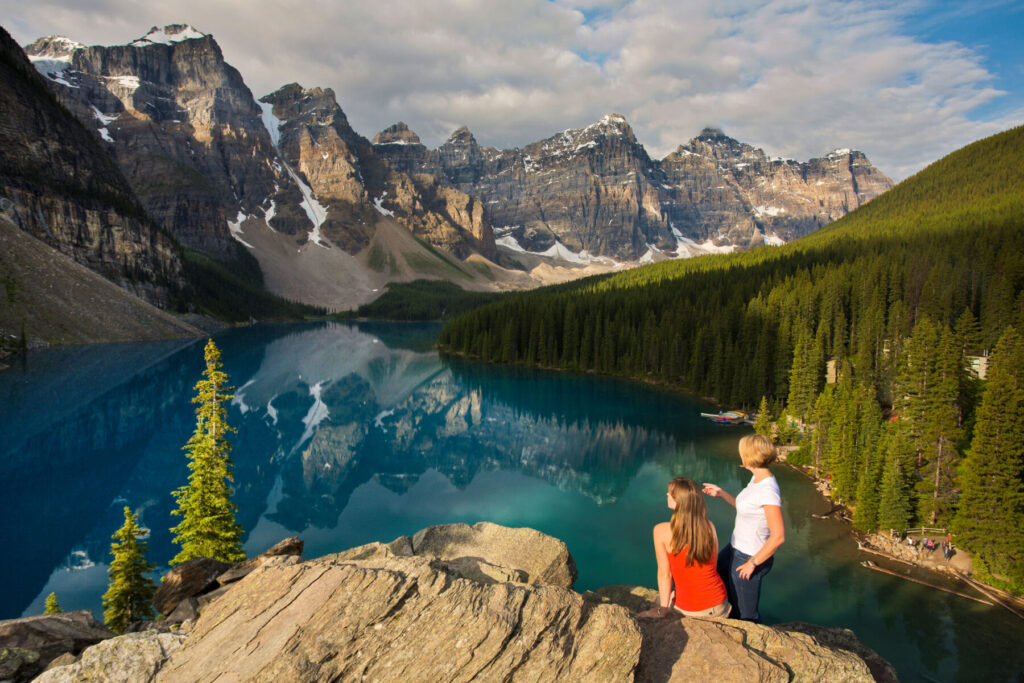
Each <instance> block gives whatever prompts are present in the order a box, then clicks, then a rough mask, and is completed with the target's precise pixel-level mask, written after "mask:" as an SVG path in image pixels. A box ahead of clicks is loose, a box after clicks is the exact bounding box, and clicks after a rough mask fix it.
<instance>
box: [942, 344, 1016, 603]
mask: <svg viewBox="0 0 1024 683" xmlns="http://www.w3.org/2000/svg"><path fill="white" fill-rule="evenodd" d="M986 384H987V386H986V387H985V394H984V396H983V397H982V399H981V406H979V408H978V419H977V422H976V424H975V427H974V439H973V440H972V441H971V447H970V450H969V452H968V453H967V457H966V458H964V462H963V472H962V475H961V478H960V482H961V487H962V493H961V495H960V504H959V510H958V512H957V515H956V518H955V520H954V524H953V529H954V531H955V533H956V534H957V540H958V542H959V543H961V544H962V545H963V546H964V547H965V548H967V549H968V550H970V551H972V552H974V553H977V554H978V555H979V556H980V559H981V560H982V561H983V562H984V565H985V566H986V567H987V568H988V570H989V571H990V572H991V573H992V574H998V575H1000V576H1002V577H1004V578H1005V579H1006V580H1007V581H1008V582H1009V583H1010V585H1011V586H1014V585H1015V586H1016V587H1017V589H1018V590H1019V589H1020V588H1024V440H1022V438H1021V435H1022V434H1024V338H1022V337H1021V335H1020V334H1019V333H1018V332H1017V331H1016V330H1015V329H1014V328H1013V327H1008V328H1007V329H1006V331H1005V332H1004V333H1003V335H1002V337H1001V338H1000V339H999V343H998V344H997V345H996V349H995V351H994V352H993V354H992V356H991V361H990V364H989V371H988V380H987V383H986Z"/></svg>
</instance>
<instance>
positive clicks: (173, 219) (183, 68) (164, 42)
mask: <svg viewBox="0 0 1024 683" xmlns="http://www.w3.org/2000/svg"><path fill="white" fill-rule="evenodd" d="M27 51H28V52H29V54H31V55H32V56H33V59H34V60H35V61H36V66H37V68H38V69H39V70H40V72H41V73H44V74H46V75H47V76H48V78H49V79H50V81H51V83H52V84H53V85H52V87H53V89H54V91H55V92H56V94H57V96H58V97H59V98H60V100H61V101H62V102H63V103H64V104H65V105H66V106H67V107H68V108H69V109H71V110H72V111H73V112H74V113H75V114H76V115H77V116H78V118H79V119H80V120H81V121H82V122H83V124H85V125H86V126H87V127H91V128H93V129H95V130H96V131H97V132H98V134H99V135H100V136H101V138H102V140H103V141H104V142H105V144H106V145H107V147H108V151H109V152H110V154H112V155H113V156H114V158H115V159H116V160H117V162H118V165H119V166H120V167H121V169H122V170H123V171H124V173H125V175H126V176H127V177H128V179H129V181H130V182H131V185H132V187H133V188H134V189H135V192H136V194H137V195H138V196H139V198H140V199H141V201H142V203H143V204H144V205H145V207H146V209H147V210H148V212H149V213H150V215H152V216H153V217H154V218H155V219H156V220H157V221H159V222H160V224H161V225H163V226H164V227H165V228H167V229H168V230H169V231H171V232H172V233H173V234H175V235H176V236H178V238H179V239H181V241H182V242H183V243H185V244H187V245H189V246H192V247H194V248H196V249H200V250H202V251H205V252H207V253H210V254H213V255H215V256H218V257H221V258H230V257H231V256H232V254H233V252H234V249H236V248H237V247H236V245H235V244H234V240H233V239H232V237H234V238H235V239H238V241H239V242H241V243H242V244H244V245H246V246H247V247H250V248H255V247H252V246H251V240H250V241H246V240H245V239H244V238H243V237H242V236H241V235H242V233H243V232H244V229H243V228H242V224H243V223H245V222H246V221H247V220H249V219H253V218H255V219H257V220H259V221H260V222H265V223H266V224H267V225H269V226H270V227H271V228H272V229H273V230H274V231H276V232H279V233H283V234H285V235H291V236H293V237H294V238H295V241H296V242H297V243H298V244H300V245H301V244H305V243H306V242H308V241H312V242H315V243H317V244H319V245H321V246H325V247H329V246H330V244H332V243H333V244H335V245H336V246H339V247H341V248H342V249H343V250H344V251H346V252H348V253H350V254H356V253H358V252H359V251H361V250H362V249H363V248H364V247H366V246H367V245H368V244H369V242H370V240H371V238H372V236H373V233H374V227H373V226H374V219H375V218H376V217H377V216H378V215H388V216H390V217H393V218H394V219H395V220H397V221H398V222H399V223H401V224H403V225H405V226H406V227H407V228H408V229H409V230H411V231H412V232H413V233H414V234H416V235H417V236H418V237H421V238H422V239H424V240H425V241H427V242H429V243H431V244H433V245H435V246H440V247H442V248H445V249H448V250H450V251H452V252H453V253H455V254H456V255H459V256H467V255H468V254H469V253H471V252H473V251H479V252H481V253H484V254H485V255H487V254H489V253H491V254H493V248H494V247H493V237H492V236H491V233H490V226H489V224H488V223H487V221H486V220H485V219H484V217H483V212H482V208H477V207H474V203H475V200H472V199H470V198H469V197H464V196H459V195H458V193H457V192H456V191H454V190H452V189H451V188H444V189H439V188H437V187H436V185H435V184H434V183H433V181H432V179H430V178H424V179H422V182H417V181H416V179H414V178H411V177H409V176H407V175H405V174H403V173H400V172H396V171H393V170H392V169H391V168H389V167H388V166H387V165H386V164H384V163H383V161H382V160H380V159H379V158H378V157H377V156H376V155H375V154H374V150H373V146H372V145H371V144H370V143H369V141H367V140H366V139H365V138H363V137H361V136H359V135H358V134H357V133H356V132H355V131H353V130H352V128H351V126H349V124H348V121H347V119H346V117H345V114H344V112H343V111H342V110H341V108H340V107H339V106H338V104H337V102H336V101H335V98H334V93H333V92H332V91H331V90H330V89H327V90H323V89H320V88H312V89H309V90H305V89H303V88H301V87H300V86H299V85H297V84H291V85H288V86H285V87H283V88H281V89H280V90H278V91H277V92H275V93H272V94H271V95H268V96H266V97H264V98H263V99H262V100H261V101H259V102H257V101H255V99H254V97H253V95H252V92H251V91H250V90H249V88H248V87H247V86H246V85H245V82H244V81H243V79H242V76H241V75H240V74H239V73H238V71H237V70H235V69H234V68H233V67H232V66H231V65H229V64H227V63H226V62H225V61H224V58H223V55H222V54H221V51H220V47H219V46H218V45H217V43H216V41H215V40H214V39H213V37H212V36H209V35H206V34H203V33H201V32H199V31H197V30H196V29H194V28H192V27H190V26H185V25H171V26H166V27H164V28H162V29H161V28H157V27H154V28H153V29H151V30H150V32H149V33H147V34H146V36H144V37H142V38H140V39H138V40H135V41H133V42H132V43H130V44H128V45H112V46H92V47H85V46H82V45H79V44H77V43H74V42H72V41H69V40H67V39H65V38H42V39H40V40H37V41H36V42H35V43H33V44H32V45H29V46H28V48H27ZM474 209H475V210H474Z"/></svg>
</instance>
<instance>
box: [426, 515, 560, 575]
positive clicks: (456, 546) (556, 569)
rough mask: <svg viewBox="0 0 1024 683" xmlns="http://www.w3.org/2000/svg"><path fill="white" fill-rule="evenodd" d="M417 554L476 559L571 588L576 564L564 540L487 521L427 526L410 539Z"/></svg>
mask: <svg viewBox="0 0 1024 683" xmlns="http://www.w3.org/2000/svg"><path fill="white" fill-rule="evenodd" d="M412 550H413V552H414V553H415V554H416V555H421V556H429V557H435V558H437V559H439V560H454V559H456V558H479V559H481V560H483V561H484V562H486V563H488V564H490V565H495V566H498V567H512V568H515V569H519V570H522V571H524V572H526V575H527V578H526V580H527V582H529V583H533V584H537V585H540V586H558V587H560V588H572V586H573V584H574V583H576V576H577V573H576V563H575V561H574V560H573V559H572V555H570V554H569V549H568V548H566V546H565V543H563V542H562V541H560V540H558V539H557V538H554V537H552V536H548V535H547V534H542V533H541V532H539V531H537V530H535V529H528V528H520V529H510V528H509V527H503V526H500V525H498V524H492V523H490V522H479V523H477V524H474V525H473V526H470V525H468V524H441V525H437V526H430V527H427V528H426V529H422V530H420V531H419V532H417V533H416V535H415V536H413V538H412Z"/></svg>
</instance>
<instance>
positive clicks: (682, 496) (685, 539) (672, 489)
mask: <svg viewBox="0 0 1024 683" xmlns="http://www.w3.org/2000/svg"><path fill="white" fill-rule="evenodd" d="M668 494H669V495H670V496H672V498H673V500H675V501H676V509H675V510H673V511H672V520H671V521H670V522H669V526H670V527H671V529H672V545H671V547H670V548H669V549H668V550H669V552H670V553H672V554H673V555H676V554H678V553H680V552H682V550H683V548H687V551H686V565H687V566H690V565H692V564H693V563H694V562H696V563H697V564H707V563H708V562H710V561H711V556H712V555H713V554H714V552H715V536H714V534H713V532H712V530H711V529H712V527H711V521H710V520H709V519H708V508H707V505H705V504H704V496H703V495H702V493H701V490H700V487H698V486H697V482H695V481H694V480H693V479H687V478H686V477H676V478H675V479H673V480H672V481H670V482H669V483H668Z"/></svg>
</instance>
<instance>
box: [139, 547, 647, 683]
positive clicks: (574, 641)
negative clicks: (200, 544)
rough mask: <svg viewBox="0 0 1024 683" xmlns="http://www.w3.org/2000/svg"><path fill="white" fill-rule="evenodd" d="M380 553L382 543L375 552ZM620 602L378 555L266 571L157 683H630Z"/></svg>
mask: <svg viewBox="0 0 1024 683" xmlns="http://www.w3.org/2000/svg"><path fill="white" fill-rule="evenodd" d="M385 548H386V547H385ZM640 643H641V635H640V631H639V629H638V628H637V625H636V623H635V622H634V621H633V620H632V619H631V618H630V617H629V616H628V614H627V612H626V610H625V609H623V608H621V607H618V606H614V605H591V604H589V603H587V602H585V601H584V600H583V599H582V598H581V597H580V596H579V595H578V594H576V593H573V592H572V591H569V590H566V589H564V588H556V587H553V586H536V585H531V584H513V583H478V582H475V581H469V580H466V579H460V578H455V577H453V576H451V575H449V574H447V573H445V572H442V571H439V570H438V569H435V568H434V567H433V566H432V561H431V560H430V559H428V558H426V557H417V556H413V557H402V556H396V555H394V554H393V553H392V552H391V551H390V550H382V551H381V552H377V553H375V554H371V556H370V557H368V558H367V559H362V560H347V561H342V560H338V559H337V558H336V556H329V557H325V558H320V559H318V560H311V561H307V562H304V563H302V564H297V565H292V566H265V567H262V568H260V569H258V570H257V571H255V572H253V573H252V574H250V575H249V576H247V577H246V578H245V579H243V580H242V581H241V582H239V583H238V585H237V586H236V587H235V588H234V589H232V590H231V591H230V592H229V593H228V594H227V595H225V596H224V597H223V598H221V599H220V600H217V601H216V602H215V603H213V604H211V605H210V606H209V608H208V609H207V610H206V611H205V612H204V613H203V616H202V617H201V618H200V620H199V621H198V622H197V623H196V626H195V627H194V629H193V631H192V633H191V634H190V636H189V639H188V640H187V641H186V642H185V644H184V645H183V646H182V648H181V649H180V650H178V651H177V652H175V653H174V655H172V656H171V659H170V660H169V661H168V663H167V664H166V665H165V666H164V668H162V669H161V670H160V673H159V674H158V677H157V680H160V681H209V680H214V679H216V678H217V677H218V676H220V675H223V674H226V673H227V672H230V675H231V676H232V677H235V678H236V679H237V680H289V681H304V680H356V679H365V680H378V681H399V680H401V681H407V680H437V681H464V680H505V679H518V680H590V681H615V680H628V679H629V678H630V677H631V676H632V672H633V669H634V668H635V666H636V663H637V661H638V657H639V651H640Z"/></svg>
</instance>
